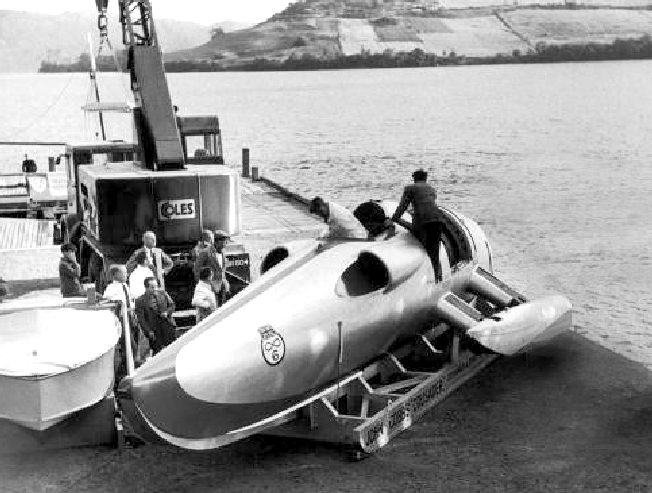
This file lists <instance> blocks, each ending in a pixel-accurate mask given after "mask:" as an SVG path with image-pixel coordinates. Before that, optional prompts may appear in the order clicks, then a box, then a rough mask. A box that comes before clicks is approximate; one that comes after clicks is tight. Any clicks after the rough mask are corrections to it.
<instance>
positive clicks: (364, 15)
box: [166, 0, 652, 67]
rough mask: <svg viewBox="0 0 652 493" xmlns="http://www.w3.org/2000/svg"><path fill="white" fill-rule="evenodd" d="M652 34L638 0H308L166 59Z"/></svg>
mask: <svg viewBox="0 0 652 493" xmlns="http://www.w3.org/2000/svg"><path fill="white" fill-rule="evenodd" d="M464 5H468V4H464ZM417 7H418V8H417ZM649 34H652V11H650V10H645V9H642V8H639V7H637V8H633V7H627V8H623V7H618V8H602V7H599V8H596V7H592V8H581V6H578V5H576V4H573V5H571V6H566V7H564V6H560V5H552V6H547V7H545V8H544V7H533V6H531V5H530V6H528V5H526V6H519V7H509V8H506V7H504V6H501V7H488V6H478V7H476V8H454V9H453V8H448V9H442V8H438V7H435V6H434V2H432V1H430V0H413V1H409V0H405V1H398V0H396V1H393V0H392V1H388V0H384V1H383V0H368V1H364V0H356V1H335V0H332V1H326V0H308V1H305V2H301V3H296V4H292V5H290V6H289V7H288V9H286V10H285V11H283V12H281V13H279V14H277V15H275V16H274V17H272V18H271V19H269V20H268V21H267V22H263V23H261V24H259V25H257V26H254V27H252V28H249V29H245V30H242V31H237V32H234V33H226V34H218V35H216V36H214V37H213V39H211V40H210V41H209V42H207V43H205V44H203V45H201V46H198V47H196V48H192V49H188V50H183V51H178V52H174V53H168V54H167V55H166V60H167V61H184V60H185V61H193V62H197V61H207V62H209V61H210V62H212V63H214V64H219V66H222V67H233V66H237V65H239V64H248V63H251V62H252V61H253V60H255V59H265V60H271V61H282V60H287V59H300V58H301V57H303V56H305V55H310V56H312V57H315V58H319V59H329V58H333V57H341V56H354V55H358V54H360V53H367V54H371V55H373V54H387V53H390V52H391V53H401V52H412V51H413V50H422V51H423V52H425V53H432V54H436V55H438V56H441V55H447V54H450V53H455V54H456V55H457V56H465V57H491V56H495V55H498V54H506V55H508V54H512V53H514V52H520V53H528V52H532V51H534V50H535V49H536V48H537V47H539V48H541V46H543V45H561V44H587V43H598V44H608V43H612V42H613V41H614V40H616V39H635V38H640V37H642V36H644V35H649Z"/></svg>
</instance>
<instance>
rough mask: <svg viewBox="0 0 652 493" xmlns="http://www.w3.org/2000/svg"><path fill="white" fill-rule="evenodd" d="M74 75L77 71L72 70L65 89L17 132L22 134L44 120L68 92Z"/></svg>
mask: <svg viewBox="0 0 652 493" xmlns="http://www.w3.org/2000/svg"><path fill="white" fill-rule="evenodd" d="M74 76H75V72H71V73H70V75H69V76H68V80H67V81H66V84H65V85H64V86H63V89H61V91H60V92H59V94H58V95H57V96H56V97H55V98H54V100H53V101H52V103H50V105H49V106H48V107H47V108H45V110H44V111H43V112H42V113H41V114H40V115H38V116H37V117H36V118H34V119H33V120H32V121H31V122H30V123H28V124H27V125H25V126H24V127H21V128H19V129H17V130H16V133H18V134H22V133H23V132H25V131H27V130H29V129H30V128H32V127H33V126H34V125H36V124H37V123H38V122H39V121H40V120H42V119H43V118H44V117H45V116H46V115H47V114H48V113H49V112H50V110H51V109H52V108H54V107H55V106H56V104H57V103H58V102H59V100H60V99H61V98H62V97H63V94H64V93H65V92H66V89H68V86H70V83H71V82H72V79H73V77H74Z"/></svg>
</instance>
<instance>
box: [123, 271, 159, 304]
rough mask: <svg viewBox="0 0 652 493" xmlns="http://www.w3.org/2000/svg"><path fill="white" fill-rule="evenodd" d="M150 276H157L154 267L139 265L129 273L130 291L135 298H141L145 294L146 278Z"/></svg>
mask: <svg viewBox="0 0 652 493" xmlns="http://www.w3.org/2000/svg"><path fill="white" fill-rule="evenodd" d="M148 277H156V276H154V274H153V273H152V269H150V268H149V267H144V266H142V265H137V266H136V268H135V269H134V271H133V272H132V273H131V274H129V291H130V292H131V297H132V298H133V299H136V298H140V297H141V296H142V295H144V294H145V279H147V278H148Z"/></svg>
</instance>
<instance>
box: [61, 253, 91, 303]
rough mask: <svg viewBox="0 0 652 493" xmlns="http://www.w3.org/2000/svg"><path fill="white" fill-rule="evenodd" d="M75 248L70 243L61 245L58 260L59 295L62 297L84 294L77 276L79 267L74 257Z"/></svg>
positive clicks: (79, 271) (79, 273)
mask: <svg viewBox="0 0 652 493" xmlns="http://www.w3.org/2000/svg"><path fill="white" fill-rule="evenodd" d="M75 252H77V248H76V247H75V245H73V244H72V243H66V244H64V245H61V260H60V261H59V280H60V282H61V295H62V296H63V297H64V298H73V297H75V296H86V293H85V291H84V290H83V288H82V286H81V283H80V281H79V277H80V276H81V268H80V267H79V264H78V263H77V259H76V258H75Z"/></svg>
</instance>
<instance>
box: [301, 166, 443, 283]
mask: <svg viewBox="0 0 652 493" xmlns="http://www.w3.org/2000/svg"><path fill="white" fill-rule="evenodd" d="M412 179H413V181H414V183H412V184H410V185H407V186H406V187H405V188H404V190H403V195H402V196H401V201H400V202H399V205H398V207H397V208H396V211H395V212H394V214H393V215H392V217H391V219H386V221H385V224H384V225H381V226H382V227H381V228H380V229H381V230H383V229H384V230H385V231H387V232H388V236H392V235H393V234H395V227H394V223H395V222H397V221H399V220H400V219H401V217H402V216H403V214H405V212H406V211H407V210H408V207H410V206H411V207H412V227H411V229H412V233H413V234H414V235H415V236H416V237H417V238H418V239H419V240H420V241H421V243H422V244H423V246H424V248H425V250H426V252H427V254H428V256H429V258H430V261H431V263H432V266H433V269H434V272H435V278H436V280H438V281H441V279H442V273H441V265H440V263H439V244H440V241H441V235H442V223H441V213H440V212H439V207H438V206H437V191H436V190H435V188H434V187H433V186H431V185H430V184H428V172H427V171H425V170H423V169H418V170H417V171H415V172H414V173H412ZM310 212H311V213H312V214H317V215H318V216H320V217H321V218H322V219H323V220H324V222H326V223H327V224H328V233H327V237H328V238H330V239H346V240H366V239H369V237H370V236H372V235H371V234H370V232H369V230H368V229H367V227H365V225H363V224H362V223H361V222H360V221H359V220H358V219H357V218H356V217H355V216H354V214H353V213H352V212H351V211H350V210H348V209H347V208H345V207H342V206H341V205H338V204H336V203H335V202H326V201H325V200H324V199H322V198H321V197H315V198H314V199H312V201H311V202H310Z"/></svg>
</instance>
